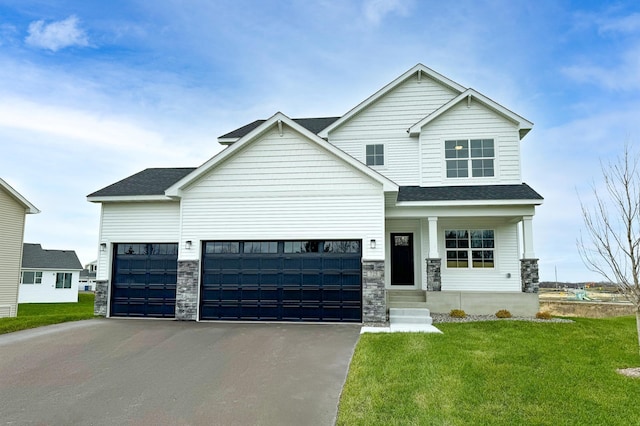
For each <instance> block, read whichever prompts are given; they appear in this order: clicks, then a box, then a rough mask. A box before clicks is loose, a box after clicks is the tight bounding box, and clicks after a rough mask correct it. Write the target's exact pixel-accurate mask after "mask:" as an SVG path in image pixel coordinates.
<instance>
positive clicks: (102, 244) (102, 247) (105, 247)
mask: <svg viewBox="0 0 640 426" xmlns="http://www.w3.org/2000/svg"><path fill="white" fill-rule="evenodd" d="M100 251H101V252H102V253H104V252H105V251H107V243H100Z"/></svg>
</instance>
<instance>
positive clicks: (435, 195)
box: [398, 183, 543, 202]
mask: <svg viewBox="0 0 640 426" xmlns="http://www.w3.org/2000/svg"><path fill="white" fill-rule="evenodd" d="M542 199H543V198H542V196H541V195H540V194H538V193H537V192H536V191H534V190H533V189H532V188H531V187H530V186H529V185H527V184H526V183H523V184H521V185H467V186H429V187H420V186H401V187H400V190H399V191H398V202H402V201H471V200H542Z"/></svg>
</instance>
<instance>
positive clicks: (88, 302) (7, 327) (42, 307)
mask: <svg viewBox="0 0 640 426" xmlns="http://www.w3.org/2000/svg"><path fill="white" fill-rule="evenodd" d="M93 299H94V295H93V293H80V294H79V295H78V303H21V304H20V305H18V316H17V317H15V318H0V334H4V333H11V332H14V331H19V330H26V329H28V328H36V327H42V326H43V325H50V324H58V323H61V322H68V321H78V320H83V319H89V318H93Z"/></svg>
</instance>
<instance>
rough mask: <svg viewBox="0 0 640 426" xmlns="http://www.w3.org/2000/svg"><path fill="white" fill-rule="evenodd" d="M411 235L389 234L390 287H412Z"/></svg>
mask: <svg viewBox="0 0 640 426" xmlns="http://www.w3.org/2000/svg"><path fill="white" fill-rule="evenodd" d="M414 283H415V281H414V278H413V234H411V233H404V234H391V285H413V284H414Z"/></svg>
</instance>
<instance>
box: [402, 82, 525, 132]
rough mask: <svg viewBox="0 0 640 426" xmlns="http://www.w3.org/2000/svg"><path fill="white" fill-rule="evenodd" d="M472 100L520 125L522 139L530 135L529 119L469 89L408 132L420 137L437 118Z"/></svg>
mask: <svg viewBox="0 0 640 426" xmlns="http://www.w3.org/2000/svg"><path fill="white" fill-rule="evenodd" d="M471 99H475V100H477V101H479V102H480V103H481V104H483V105H484V106H486V107H487V108H489V109H491V110H493V111H495V112H496V113H498V114H500V115H502V116H503V117H505V118H507V119H509V120H511V121H513V122H514V123H515V124H517V125H518V129H519V131H520V139H522V138H523V137H524V136H525V135H526V134H527V133H529V130H531V128H532V127H533V123H532V122H530V121H529V120H527V119H525V118H523V117H521V116H519V115H518V114H516V113H515V112H513V111H511V110H509V109H507V108H505V107H503V106H502V105H500V104H499V103H497V102H495V101H493V100H492V99H489V98H488V97H486V96H484V95H483V94H481V93H479V92H477V91H475V90H474V89H467V90H465V91H464V92H462V93H460V94H459V95H458V96H456V97H455V98H453V99H451V100H450V101H449V102H447V103H446V104H444V105H442V106H441V107H440V108H438V109H437V110H435V111H433V112H432V113H431V114H429V115H427V116H426V117H425V118H423V119H422V120H420V121H418V122H417V123H416V124H414V125H413V126H411V127H410V128H409V130H407V132H408V133H409V134H410V135H411V136H417V135H419V134H420V131H421V130H422V128H423V127H424V126H426V125H427V124H429V123H430V122H432V121H433V120H435V119H436V118H438V117H440V116H442V115H443V114H445V113H446V112H447V111H449V110H450V109H451V108H453V107H454V106H456V105H457V104H459V103H460V102H463V101H467V102H470V101H471Z"/></svg>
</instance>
